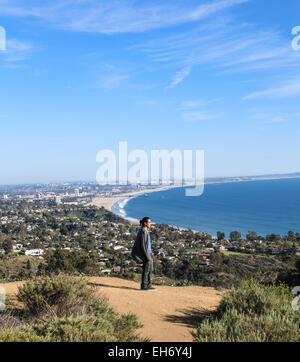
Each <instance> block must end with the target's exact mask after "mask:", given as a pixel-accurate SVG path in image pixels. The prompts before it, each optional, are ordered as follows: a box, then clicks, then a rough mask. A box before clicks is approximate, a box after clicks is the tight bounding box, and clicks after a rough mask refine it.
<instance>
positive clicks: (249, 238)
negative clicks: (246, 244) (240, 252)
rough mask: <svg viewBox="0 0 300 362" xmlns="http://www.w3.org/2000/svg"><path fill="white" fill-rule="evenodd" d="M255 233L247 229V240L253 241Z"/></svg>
mask: <svg viewBox="0 0 300 362" xmlns="http://www.w3.org/2000/svg"><path fill="white" fill-rule="evenodd" d="M257 238H258V237H257V233H256V231H248V234H247V240H249V241H254V240H257Z"/></svg>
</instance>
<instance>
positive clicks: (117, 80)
mask: <svg viewBox="0 0 300 362" xmlns="http://www.w3.org/2000/svg"><path fill="white" fill-rule="evenodd" d="M128 78H129V76H128V75H106V76H104V77H102V78H101V79H100V82H101V87H103V88H106V89H113V88H117V87H119V86H120V85H121V83H122V82H123V81H124V80H126V79H128Z"/></svg>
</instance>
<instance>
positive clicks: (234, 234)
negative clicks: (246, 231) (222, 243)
mask: <svg viewBox="0 0 300 362" xmlns="http://www.w3.org/2000/svg"><path fill="white" fill-rule="evenodd" d="M241 236H242V235H241V233H240V232H239V231H232V232H231V233H230V240H231V241H239V240H241Z"/></svg>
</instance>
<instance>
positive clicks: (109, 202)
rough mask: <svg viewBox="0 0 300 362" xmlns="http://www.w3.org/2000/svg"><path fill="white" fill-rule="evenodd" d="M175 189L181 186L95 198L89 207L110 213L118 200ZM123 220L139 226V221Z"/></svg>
mask: <svg viewBox="0 0 300 362" xmlns="http://www.w3.org/2000/svg"><path fill="white" fill-rule="evenodd" d="M176 187H181V186H161V187H157V188H154V189H143V190H139V191H133V192H127V193H122V194H119V195H114V196H108V197H95V198H94V199H93V201H92V202H91V205H93V206H97V207H104V208H105V209H106V210H109V211H112V207H113V205H114V204H115V203H116V202H118V201H120V200H125V199H127V198H128V197H130V196H135V195H138V194H146V193H147V194H148V193H150V192H156V191H163V190H169V189H172V188H176ZM125 219H127V220H128V221H129V222H130V223H132V224H134V225H136V224H139V220H137V219H133V218H129V217H125Z"/></svg>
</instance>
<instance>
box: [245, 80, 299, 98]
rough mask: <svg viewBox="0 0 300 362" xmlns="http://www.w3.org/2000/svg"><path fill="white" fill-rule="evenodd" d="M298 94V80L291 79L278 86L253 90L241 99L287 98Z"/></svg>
mask: <svg viewBox="0 0 300 362" xmlns="http://www.w3.org/2000/svg"><path fill="white" fill-rule="evenodd" d="M299 96H300V80H293V81H289V82H286V83H285V84H282V85H281V86H279V87H273V88H268V89H265V90H263V91H258V92H253V93H251V94H249V95H247V96H245V97H243V100H248V99H259V98H268V99H276V98H289V97H299Z"/></svg>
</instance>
